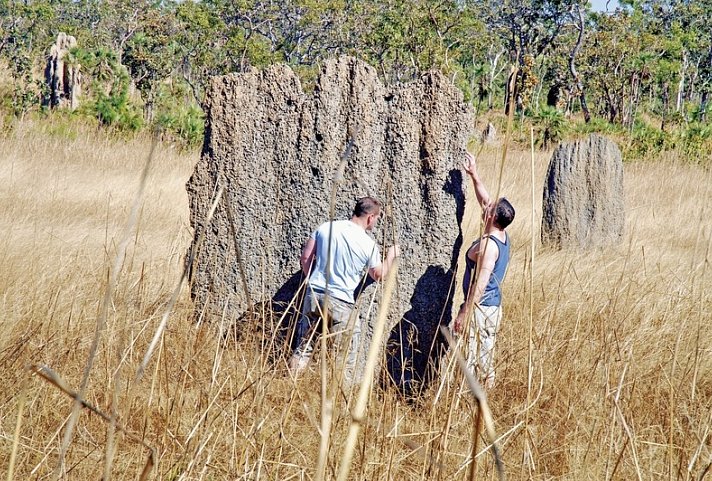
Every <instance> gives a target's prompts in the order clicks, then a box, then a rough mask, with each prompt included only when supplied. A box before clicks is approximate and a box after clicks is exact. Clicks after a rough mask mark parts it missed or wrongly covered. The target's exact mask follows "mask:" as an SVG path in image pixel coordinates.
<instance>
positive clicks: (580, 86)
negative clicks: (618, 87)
mask: <svg viewBox="0 0 712 481" xmlns="http://www.w3.org/2000/svg"><path fill="white" fill-rule="evenodd" d="M576 13H577V14H578V19H577V20H578V24H577V25H576V26H577V27H578V31H579V34H578V40H577V41H576V45H574V48H573V49H572V50H571V54H570V55H569V71H570V72H571V76H572V77H573V78H574V84H575V88H576V94H577V95H578V97H579V100H580V101H581V111H582V112H583V118H584V120H585V121H586V123H589V122H590V121H591V113H590V112H589V111H588V104H587V103H586V92H585V91H584V89H583V82H581V77H580V76H579V73H578V71H577V70H576V63H575V60H576V54H577V53H578V51H579V49H580V48H581V44H582V43H583V36H584V27H585V22H584V18H583V12H582V11H581V7H580V6H579V5H578V4H576Z"/></svg>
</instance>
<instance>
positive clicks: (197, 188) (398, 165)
mask: <svg viewBox="0 0 712 481" xmlns="http://www.w3.org/2000/svg"><path fill="white" fill-rule="evenodd" d="M472 120H473V118H472V112H471V109H470V108H469V107H468V106H467V105H466V104H465V102H464V101H463V98H462V94H461V92H460V91H459V90H458V89H457V88H456V87H455V86H454V85H452V83H451V82H450V81H449V80H448V79H447V78H446V77H444V76H443V75H442V74H441V73H439V72H430V73H427V74H425V75H423V76H422V77H421V78H420V79H418V80H417V81H414V82H412V83H408V84H401V85H393V86H384V85H383V84H382V83H381V81H380V80H379V79H378V76H377V74H376V71H375V69H373V68H372V67H370V66H369V65H367V64H365V63H363V62H361V61H359V60H356V59H354V58H351V57H341V58H338V59H333V60H329V61H327V62H326V63H325V65H324V67H323V69H322V71H321V73H320V75H319V76H318V78H317V79H316V82H315V87H314V90H313V92H312V93H305V92H304V91H303V90H302V87H301V84H300V82H299V79H298V78H297V76H296V75H295V73H294V72H293V71H292V70H291V69H290V68H288V67H286V66H273V67H270V68H267V69H265V70H263V71H258V70H252V71H249V72H247V73H243V74H231V75H226V76H222V77H216V78H214V79H213V81H212V84H211V87H210V91H209V94H208V108H207V125H206V134H205V143H204V146H203V152H202V156H201V159H200V161H199V162H198V164H197V165H196V167H195V170H194V173H193V175H192V177H191V178H190V180H189V181H188V185H187V189H188V193H189V196H190V221H191V225H192V227H193V229H194V233H195V237H194V240H193V244H192V246H191V253H193V254H195V261H194V265H193V268H192V273H191V294H192V297H193V300H194V303H195V309H196V315H197V316H203V317H207V318H210V319H218V320H219V321H220V322H222V323H224V324H225V325H232V326H235V327H236V329H237V330H238V331H239V330H240V329H242V325H241V324H240V323H241V322H242V320H243V319H244V314H245V313H246V312H253V313H254V312H255V306H259V307H260V309H259V313H262V312H267V313H274V312H275V310H276V311H277V312H278V313H281V312H284V310H285V307H286V306H288V305H289V304H290V300H291V299H293V298H294V297H295V296H294V294H295V293H296V292H297V289H298V287H299V286H300V284H301V280H302V279H301V275H300V272H299V254H300V251H301V248H302V245H303V243H304V242H305V240H306V239H307V237H308V236H309V234H310V233H311V232H312V231H313V230H315V229H316V227H318V226H319V225H320V224H321V223H322V222H325V221H327V220H328V219H329V216H330V205H331V196H332V191H334V190H335V192H336V195H335V203H334V206H335V217H336V218H337V219H339V218H341V219H344V218H350V215H351V210H352V208H353V205H354V203H355V200H356V199H357V198H359V197H362V196H365V195H373V196H375V197H377V198H379V199H380V200H381V201H382V202H383V203H384V205H385V206H386V207H385V215H384V217H383V219H382V220H381V221H380V223H379V225H377V227H376V229H375V230H374V233H373V234H374V237H375V238H376V240H377V241H378V243H379V244H380V245H381V248H382V251H385V246H387V245H390V244H393V243H394V242H397V243H399V244H400V245H401V250H402V256H401V262H400V269H399V271H398V277H397V289H396V294H395V296H394V299H393V302H392V303H391V313H392V314H391V322H390V326H389V327H390V328H391V341H390V342H389V345H388V349H389V352H390V354H391V362H390V367H391V371H392V374H393V375H394V376H396V377H398V378H399V379H398V380H399V381H400V382H401V383H406V384H408V383H409V382H410V380H411V376H415V378H416V379H417V378H418V377H419V376H422V374H423V372H424V369H425V364H426V361H427V359H428V358H429V355H430V353H431V351H432V348H433V343H434V339H436V332H437V327H438V325H439V324H442V323H447V322H449V321H450V309H451V305H450V304H451V299H452V296H451V284H452V278H453V275H454V271H455V263H456V260H457V256H458V254H459V249H460V244H461V230H460V224H461V220H462V215H463V211H464V200H465V198H464V189H463V180H462V175H461V173H460V161H461V159H462V158H463V155H464V148H465V145H466V143H467V140H468V138H469V137H470V135H471V132H472V124H473V122H472ZM347 147H348V148H347ZM342 160H343V162H342ZM340 166H341V167H342V168H343V173H342V174H339V170H340V169H339V167H340ZM335 179H337V180H338V182H336V184H337V185H336V186H335ZM335 187H336V188H335ZM220 189H222V191H223V195H222V196H221V198H219V199H218V202H217V207H216V210H215V214H214V216H213V218H212V220H211V221H210V223H209V224H208V225H206V218H207V216H208V211H209V209H210V206H211V205H212V204H213V202H214V201H215V197H216V194H217V192H219V191H220ZM203 233H204V235H205V238H204V240H203V241H202V243H201V244H200V245H198V244H199V242H200V237H201V235H202V234H203ZM243 273H244V276H243ZM243 277H244V279H243ZM374 294H375V295H374ZM379 297H380V290H378V289H376V288H375V287H373V286H371V287H369V288H368V289H367V290H366V291H365V292H364V294H363V295H362V296H361V300H360V301H359V303H360V304H361V307H360V310H361V312H362V316H368V318H369V319H371V320H373V319H375V312H376V309H377V305H378V298H379ZM372 299H375V306H376V307H371V308H370V309H369V305H371V306H373V304H372V303H371V300H372ZM299 302H300V299H299V296H296V301H295V304H296V305H297V306H298V304H299ZM265 306H269V307H270V308H271V309H264V307H265ZM287 312H290V311H287ZM369 313H370V314H369ZM259 318H260V319H261V320H262V322H264V323H274V324H277V323H278V321H279V317H278V316H273V317H272V318H270V316H259ZM270 319H271V320H270ZM290 322H293V321H291V320H290V319H287V320H286V323H284V322H283V325H285V324H287V325H288V324H289V323H290ZM244 328H245V329H247V325H245V326H244ZM401 349H402V350H403V352H405V353H406V354H405V358H404V359H405V365H404V364H403V363H402V362H401V361H400V359H401Z"/></svg>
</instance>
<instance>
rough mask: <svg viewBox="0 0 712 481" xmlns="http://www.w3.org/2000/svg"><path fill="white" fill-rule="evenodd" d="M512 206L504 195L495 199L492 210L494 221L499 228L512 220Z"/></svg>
mask: <svg viewBox="0 0 712 481" xmlns="http://www.w3.org/2000/svg"><path fill="white" fill-rule="evenodd" d="M514 214H515V212H514V207H513V206H512V204H511V203H510V202H509V201H508V200H507V198H506V197H500V198H499V199H497V206H496V207H495V211H494V223H495V224H497V227H499V228H500V229H504V228H506V227H507V226H508V225H509V224H511V223H512V221H513V220H514Z"/></svg>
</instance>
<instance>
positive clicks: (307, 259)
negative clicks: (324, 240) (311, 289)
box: [299, 237, 316, 277]
mask: <svg viewBox="0 0 712 481" xmlns="http://www.w3.org/2000/svg"><path fill="white" fill-rule="evenodd" d="M315 255H316V241H315V240H314V239H312V238H311V237H310V238H309V239H307V242H306V243H305V244H304V247H303V248H302V255H301V257H300V258H299V263H300V264H301V266H302V272H303V273H304V275H305V276H307V277H309V271H311V266H312V262H314V256H315Z"/></svg>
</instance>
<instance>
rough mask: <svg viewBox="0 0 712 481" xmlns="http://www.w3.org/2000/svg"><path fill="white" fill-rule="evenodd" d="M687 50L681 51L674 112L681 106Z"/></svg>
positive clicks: (678, 110)
mask: <svg viewBox="0 0 712 481" xmlns="http://www.w3.org/2000/svg"><path fill="white" fill-rule="evenodd" d="M687 63H688V61H687V52H686V51H684V50H683V52H682V69H680V83H679V84H678V85H677V102H675V112H680V109H681V108H682V101H683V96H684V93H685V73H686V72H687Z"/></svg>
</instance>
